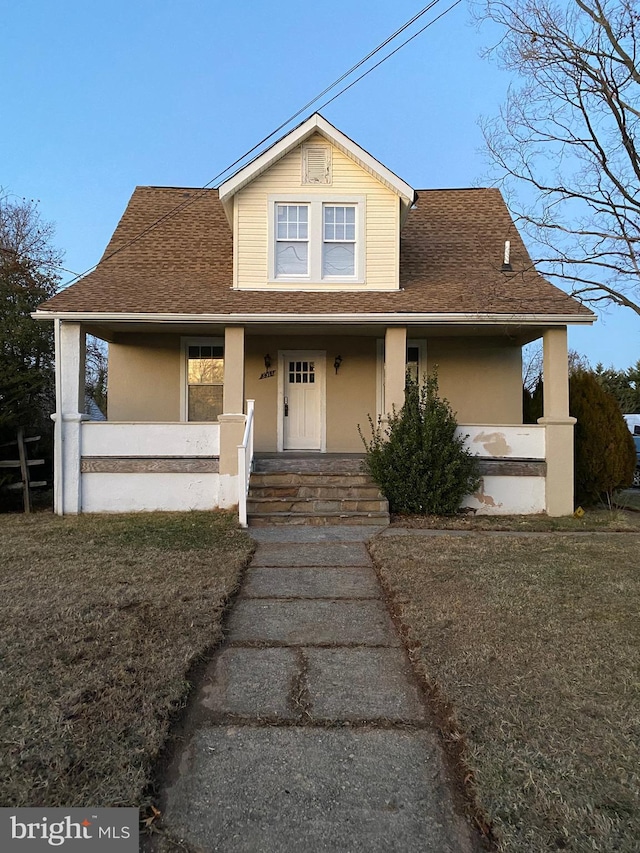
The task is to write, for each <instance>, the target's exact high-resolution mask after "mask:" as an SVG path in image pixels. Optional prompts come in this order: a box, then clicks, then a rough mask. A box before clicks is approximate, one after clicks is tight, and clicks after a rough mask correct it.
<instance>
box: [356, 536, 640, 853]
mask: <svg viewBox="0 0 640 853" xmlns="http://www.w3.org/2000/svg"><path fill="white" fill-rule="evenodd" d="M371 551H372V554H373V556H374V559H375V561H376V564H377V565H378V569H379V572H380V575H381V577H382V579H383V582H384V583H385V584H386V585H387V588H388V589H389V590H390V591H391V594H392V599H393V601H394V602H395V607H396V609H397V612H398V614H399V617H400V618H401V620H402V622H403V623H404V625H405V626H406V627H407V629H408V632H409V636H410V638H411V640H412V641H413V642H414V643H415V644H416V645H415V649H414V658H415V660H416V662H417V665H418V666H419V668H422V670H423V672H424V673H425V674H426V678H427V680H428V681H430V682H431V684H432V685H433V686H435V687H436V688H437V689H439V690H440V692H441V695H443V696H444V697H445V698H446V700H447V701H448V703H450V707H451V708H452V709H453V711H452V713H453V716H454V719H453V721H452V726H453V729H454V730H455V729H456V727H459V730H460V732H461V733H462V736H463V738H464V753H463V754H464V758H465V760H466V762H467V764H468V766H469V767H470V768H471V770H472V771H473V776H474V779H475V782H474V785H475V793H476V796H477V800H478V804H479V806H480V809H481V811H482V812H484V814H485V815H486V816H488V818H489V819H490V821H491V822H492V824H493V828H494V832H495V835H496V837H497V839H498V844H499V848H500V850H503V851H509V853H542V851H550V850H564V851H572V853H576V852H577V851H580V852H581V853H582V851H602V853H605V852H606V853H612V851H617V853H637V851H638V849H639V846H638V845H639V841H638V839H640V776H639V768H640V672H639V660H640V658H639V651H638V649H639V640H640V619H639V612H638V609H639V608H638V602H639V596H640V537H638V536H630V535H616V534H610V535H607V534H602V535H597V536H575V537H574V536H554V535H544V534H541V535H539V536H528V537H523V538H520V537H517V536H506V537H505V536H491V535H487V534H478V535H473V536H465V537H459V536H448V535H446V534H444V535H442V536H427V537H425V536H421V535H419V534H418V535H415V536H406V535H405V536H402V537H400V536H397V537H379V538H378V539H376V540H374V542H373V543H372V546H371Z"/></svg>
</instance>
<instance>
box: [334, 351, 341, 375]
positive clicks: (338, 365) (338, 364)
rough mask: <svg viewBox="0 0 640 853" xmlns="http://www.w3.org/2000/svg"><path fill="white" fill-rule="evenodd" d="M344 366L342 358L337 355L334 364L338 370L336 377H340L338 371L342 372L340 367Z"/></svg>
mask: <svg viewBox="0 0 640 853" xmlns="http://www.w3.org/2000/svg"><path fill="white" fill-rule="evenodd" d="M341 364H342V356H341V355H337V356H336V360H335V361H334V362H333V366H334V367H335V369H336V376H337V375H338V371H339V370H340V365H341Z"/></svg>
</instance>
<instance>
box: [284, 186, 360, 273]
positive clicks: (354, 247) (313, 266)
mask: <svg viewBox="0 0 640 853" xmlns="http://www.w3.org/2000/svg"><path fill="white" fill-rule="evenodd" d="M269 209H270V211H271V214H270V224H269V232H270V235H271V236H270V246H271V248H270V258H269V270H270V271H269V279H270V280H272V281H282V282H287V281H298V282H300V283H301V284H306V285H308V286H312V285H314V284H315V285H320V286H322V284H323V283H326V284H328V285H332V284H336V283H338V282H344V283H345V284H351V283H353V284H356V283H358V284H363V283H364V280H365V251H364V248H365V247H364V216H365V199H364V197H361V196H357V197H356V196H349V197H341V198H335V200H327V199H326V198H325V199H322V198H318V199H314V198H313V196H312V197H311V198H304V197H298V196H289V197H288V198H284V199H274V198H271V199H270V208H269Z"/></svg>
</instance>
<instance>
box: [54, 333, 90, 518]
mask: <svg viewBox="0 0 640 853" xmlns="http://www.w3.org/2000/svg"><path fill="white" fill-rule="evenodd" d="M54 322H55V348H56V412H55V414H54V415H52V418H53V420H54V422H55V456H54V458H55V464H54V510H55V512H56V513H57V514H58V515H67V514H71V515H75V514H77V513H79V512H81V510H82V495H81V481H80V458H81V454H82V448H81V435H80V430H81V422H82V421H83V420H86V415H84V414H82V413H83V412H84V381H85V352H86V335H85V332H84V329H83V328H82V326H81V325H80V323H66V322H61V321H60V320H55V321H54Z"/></svg>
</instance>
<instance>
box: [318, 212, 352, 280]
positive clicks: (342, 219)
mask: <svg viewBox="0 0 640 853" xmlns="http://www.w3.org/2000/svg"><path fill="white" fill-rule="evenodd" d="M323 217H324V222H323V232H324V233H323V246H322V275H323V278H326V277H328V276H338V277H340V278H346V277H350V276H353V275H354V274H355V271H356V207H355V205H353V204H350V205H333V204H331V205H330V204H325V205H324V207H323Z"/></svg>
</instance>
